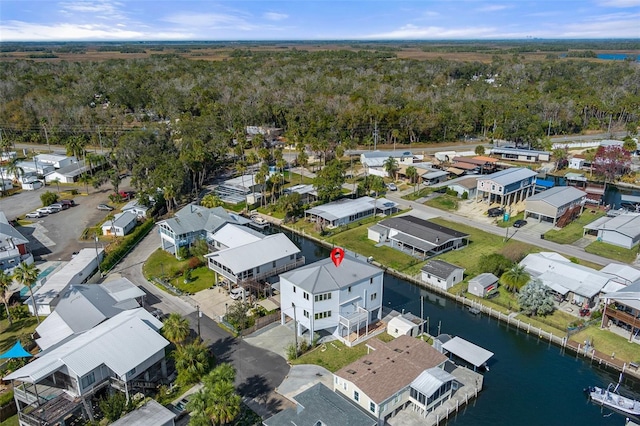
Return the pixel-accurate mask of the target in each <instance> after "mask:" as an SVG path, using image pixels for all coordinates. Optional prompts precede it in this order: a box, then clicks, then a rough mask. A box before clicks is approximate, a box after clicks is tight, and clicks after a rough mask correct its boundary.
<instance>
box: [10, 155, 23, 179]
mask: <svg viewBox="0 0 640 426" xmlns="http://www.w3.org/2000/svg"><path fill="white" fill-rule="evenodd" d="M18 161H19V160H18V158H14V159H12V160H11V161H9V163H7V165H6V166H5V169H6V170H7V175H13V177H14V179H15V180H16V181H19V180H20V176H23V175H24V169H23V168H22V167H20V166H18Z"/></svg>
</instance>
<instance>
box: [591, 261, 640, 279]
mask: <svg viewBox="0 0 640 426" xmlns="http://www.w3.org/2000/svg"><path fill="white" fill-rule="evenodd" d="M600 272H604V273H605V274H611V275H614V276H616V277H619V278H621V279H622V280H624V281H625V282H627V283H632V282H636V281H638V280H640V270H639V269H636V268H634V267H632V266H630V265H623V264H620V263H610V264H608V265H607V266H605V267H604V268H602V269H600Z"/></svg>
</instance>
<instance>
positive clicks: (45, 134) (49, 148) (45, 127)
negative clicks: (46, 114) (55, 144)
mask: <svg viewBox="0 0 640 426" xmlns="http://www.w3.org/2000/svg"><path fill="white" fill-rule="evenodd" d="M42 128H43V129H44V138H45V139H46V140H47V149H48V150H49V152H51V145H49V134H48V133H47V126H45V125H44V124H43V125H42Z"/></svg>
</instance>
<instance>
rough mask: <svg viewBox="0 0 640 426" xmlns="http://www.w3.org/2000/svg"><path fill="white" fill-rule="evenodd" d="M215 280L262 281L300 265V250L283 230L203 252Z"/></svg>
mask: <svg viewBox="0 0 640 426" xmlns="http://www.w3.org/2000/svg"><path fill="white" fill-rule="evenodd" d="M205 258H206V259H207V265H208V266H209V269H211V270H212V271H213V272H215V273H216V281H217V282H223V281H226V282H228V283H229V284H239V285H242V282H243V281H264V280H266V279H267V278H269V277H272V276H274V275H278V274H280V273H283V272H286V271H290V270H291V269H294V268H297V267H298V266H301V265H304V256H302V254H301V251H300V249H299V248H298V246H296V245H295V244H294V243H293V242H291V240H290V239H289V238H287V236H286V235H284V234H283V233H278V234H273V235H267V236H265V237H264V238H261V239H257V240H254V241H250V242H248V243H246V244H241V245H236V246H233V247H229V248H225V249H222V250H219V251H215V252H213V253H209V254H207V255H205Z"/></svg>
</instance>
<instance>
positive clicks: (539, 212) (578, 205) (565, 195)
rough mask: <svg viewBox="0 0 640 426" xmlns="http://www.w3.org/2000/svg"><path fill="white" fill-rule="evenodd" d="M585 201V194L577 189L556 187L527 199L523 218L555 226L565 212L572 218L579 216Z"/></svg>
mask: <svg viewBox="0 0 640 426" xmlns="http://www.w3.org/2000/svg"><path fill="white" fill-rule="evenodd" d="M586 200H587V193H586V192H584V191H581V190H579V189H578V188H575V187H573V186H556V187H553V188H550V189H547V190H546V191H542V192H540V193H538V194H535V195H532V196H530V197H529V198H527V200H526V202H525V203H526V207H525V210H524V218H525V219H527V218H529V217H532V218H534V219H538V222H541V221H545V222H551V223H553V224H554V225H555V224H556V223H557V222H558V219H560V218H561V217H562V216H563V215H564V214H565V213H567V212H569V214H572V215H573V216H578V215H579V214H581V213H582V210H583V209H584V203H585V202H586ZM560 226H562V225H560Z"/></svg>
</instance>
